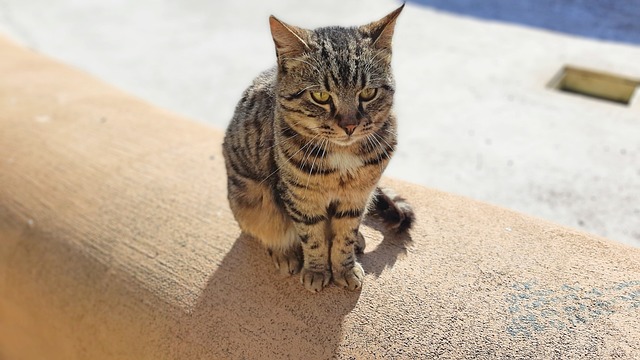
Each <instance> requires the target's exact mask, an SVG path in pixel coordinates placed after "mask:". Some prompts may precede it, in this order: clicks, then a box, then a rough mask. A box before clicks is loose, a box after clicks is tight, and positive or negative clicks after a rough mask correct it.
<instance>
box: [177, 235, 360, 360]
mask: <svg viewBox="0 0 640 360" xmlns="http://www.w3.org/2000/svg"><path fill="white" fill-rule="evenodd" d="M359 297H360V292H359V291H356V292H350V291H347V290H344V289H342V288H339V287H337V286H335V285H330V286H328V287H327V288H325V289H324V290H323V291H321V292H319V293H316V294H313V293H311V292H309V291H307V290H305V288H304V287H303V286H302V284H301V283H300V277H299V275H297V274H296V275H293V276H284V275H281V274H280V273H279V272H278V271H277V270H276V269H275V268H274V266H273V264H272V262H271V259H270V258H269V256H268V255H267V253H266V250H265V249H264V248H263V247H262V245H260V244H259V243H258V241H256V240H255V239H253V238H251V237H249V236H247V235H240V236H239V237H238V238H237V239H236V241H235V242H234V243H233V246H232V247H231V249H230V250H229V251H228V252H227V253H226V255H225V256H224V258H223V260H222V261H221V263H220V264H219V265H218V266H217V269H216V271H215V272H214V273H213V274H212V275H211V276H210V278H209V280H208V282H207V284H206V286H205V288H204V290H203V291H202V293H201V294H200V296H199V298H198V301H197V304H196V305H195V307H194V308H193V311H192V312H191V313H190V314H188V315H187V316H185V317H184V319H185V321H186V322H187V323H185V324H183V327H188V326H189V323H191V324H193V322H195V323H198V324H205V327H206V328H207V329H208V330H209V331H208V332H207V333H190V334H189V336H188V338H189V339H191V340H193V343H194V345H202V344H206V348H204V349H202V352H203V354H206V355H207V357H208V358H232V359H236V358H238V359H275V358H292V359H328V358H331V357H333V355H334V353H335V351H336V348H337V347H338V345H339V343H340V341H341V340H342V339H344V334H343V333H342V323H343V319H344V317H345V316H346V315H348V314H349V313H350V312H351V310H353V308H354V307H355V305H356V303H357V302H358V299H359ZM201 327H202V325H200V326H199V328H201ZM178 358H180V357H179V356H178Z"/></svg>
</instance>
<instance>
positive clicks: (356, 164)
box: [326, 151, 364, 175]
mask: <svg viewBox="0 0 640 360" xmlns="http://www.w3.org/2000/svg"><path fill="white" fill-rule="evenodd" d="M326 161H327V165H328V167H330V168H332V169H336V170H337V171H338V172H339V173H340V174H343V175H346V174H350V175H353V174H355V173H356V172H357V170H358V169H359V168H360V167H362V166H363V165H364V161H363V160H362V157H360V156H358V155H356V154H353V153H350V152H346V151H336V152H332V153H330V154H329V155H328V156H327V159H326Z"/></svg>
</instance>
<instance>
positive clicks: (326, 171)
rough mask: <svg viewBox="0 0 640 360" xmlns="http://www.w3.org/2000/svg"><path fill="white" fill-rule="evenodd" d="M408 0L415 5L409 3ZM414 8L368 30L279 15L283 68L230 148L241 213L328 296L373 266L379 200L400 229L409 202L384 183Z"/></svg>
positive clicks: (255, 98)
mask: <svg viewBox="0 0 640 360" xmlns="http://www.w3.org/2000/svg"><path fill="white" fill-rule="evenodd" d="M403 6H404V5H403ZM401 11H402V7H400V8H398V9H397V10H395V11H394V12H392V13H390V14H389V15H387V16H386V17H384V18H383V19H381V20H379V21H376V22H373V23H371V24H368V25H365V26H360V27H351V28H343V27H325V28H319V29H316V30H305V29H302V28H298V27H295V26H291V25H288V24H285V23H283V22H282V21H280V20H278V19H276V18H275V17H273V16H271V17H270V18H269V22H270V26H271V34H272V36H273V40H274V42H275V46H276V55H277V67H275V68H273V69H271V70H268V71H266V72H264V73H262V74H261V75H259V76H258V77H257V78H256V79H255V80H254V82H253V84H252V85H251V86H250V87H249V88H248V89H247V90H246V91H245V92H244V94H243V96H242V99H241V100H240V102H239V104H238V105H237V107H236V110H235V114H234V116H233V119H232V120H231V123H230V124H229V127H228V128H227V131H226V135H225V140H224V144H223V152H224V157H225V163H226V167H227V175H228V198H229V203H230V206H231V210H232V211H233V214H234V216H235V218H236V220H237V222H238V224H239V225H240V228H241V229H242V230H243V231H244V232H245V233H247V234H249V235H251V236H253V237H255V238H257V239H259V240H260V241H261V242H262V243H263V244H264V245H265V246H266V247H267V250H268V252H269V254H270V255H271V257H272V259H273V261H274V263H275V266H276V267H277V268H279V269H280V271H281V272H283V273H285V274H296V273H297V272H300V273H301V275H300V279H301V282H302V284H303V285H304V287H305V288H306V289H308V290H310V291H313V292H317V291H320V290H322V289H323V287H325V286H326V285H327V284H328V283H329V282H330V280H331V279H333V281H334V283H336V284H337V285H341V286H344V287H346V288H348V289H350V290H356V289H358V288H360V287H361V286H362V281H363V278H364V272H363V270H362V266H361V265H360V264H359V263H358V262H357V261H356V257H355V252H356V251H362V250H363V249H364V238H363V237H362V235H361V234H360V232H359V230H358V229H359V226H360V222H361V220H362V218H363V216H364V214H365V212H366V210H367V208H368V206H369V205H370V204H371V208H372V210H373V211H375V213H376V214H378V215H379V216H380V217H382V219H383V220H384V221H385V223H386V224H387V225H388V226H389V227H391V228H393V229H396V230H398V231H406V230H408V229H409V228H410V227H411V224H412V222H413V220H414V214H413V211H412V210H411V208H410V207H409V205H408V204H407V203H406V202H404V200H403V199H402V198H399V197H397V196H395V195H393V194H392V193H390V192H389V191H388V190H383V189H381V188H378V187H377V183H378V180H379V179H380V176H381V175H382V172H383V170H384V169H385V167H386V166H387V163H388V161H389V159H390V157H391V155H392V154H393V152H394V150H395V147H396V118H395V116H394V115H393V113H392V112H391V107H392V104H393V93H394V90H395V89H394V86H395V85H394V80H393V76H392V74H391V64H390V62H391V38H392V35H393V29H394V26H395V22H396V18H397V17H398V15H399V14H400V12H401Z"/></svg>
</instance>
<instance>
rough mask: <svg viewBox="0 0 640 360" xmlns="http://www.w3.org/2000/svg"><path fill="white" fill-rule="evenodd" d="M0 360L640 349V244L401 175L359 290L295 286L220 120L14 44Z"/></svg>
mask: <svg viewBox="0 0 640 360" xmlns="http://www.w3.org/2000/svg"><path fill="white" fill-rule="evenodd" d="M0 54H2V57H0V359H3V360H4V359H6V360H14V359H15V360H20V359H43V358H46V359H65V360H69V359H226V358H232V359H233V358H235V359H242V358H244V359H258V358H274V359H275V358H306V359H326V358H331V357H337V358H343V359H349V358H356V359H375V358H379V359H393V358H398V359H414V358H430V357H431V358H432V357H440V358H465V357H466V358H479V359H483V358H485V359H489V358H527V359H528V358H554V357H555V358H610V357H617V358H623V359H632V358H638V357H640V323H639V322H638V321H637V319H638V318H639V317H640V250H638V249H634V248H631V247H627V246H624V245H621V244H619V243H616V242H613V241H609V240H606V239H603V238H599V237H595V236H592V235H588V234H586V233H582V232H579V231H576V230H571V229H568V228H564V227H560V226H558V225H554V224H552V223H548V222H545V221H543V220H539V219H535V218H531V217H528V216H525V215H521V214H518V213H515V212H512V211H509V210H505V209H502V208H498V207H495V206H491V205H487V204H483V203H480V202H477V201H474V200H470V199H468V198H465V197H460V196H455V195H451V194H448V193H444V192H440V191H436V190H432V189H427V188H424V187H421V186H418V185H412V184H409V183H405V182H400V181H393V180H386V182H387V184H389V185H391V186H393V187H395V188H396V190H397V191H398V192H399V193H401V194H404V195H406V196H407V197H409V198H410V199H411V202H412V204H413V205H414V207H415V209H416V214H417V218H418V221H417V224H416V227H415V229H414V230H413V231H412V232H411V234H410V236H405V237H398V236H394V235H393V234H388V233H385V232H384V231H383V230H382V229H381V228H380V227H379V226H378V224H377V223H376V222H375V221H373V220H367V222H366V224H365V226H364V234H365V236H366V237H367V238H368V247H367V250H366V252H365V254H364V255H363V256H362V257H361V262H362V264H363V267H364V269H365V271H366V273H367V276H366V279H365V284H364V287H363V289H362V291H361V292H355V293H352V292H347V291H345V290H342V289H339V288H337V287H335V286H331V287H329V288H327V289H325V290H324V291H323V292H321V293H319V294H316V295H313V294H310V293H309V292H307V291H306V290H304V289H303V287H302V286H301V285H300V283H299V281H298V279H297V278H281V277H280V276H279V275H278V273H277V271H276V270H275V269H273V268H272V265H271V263H270V260H269V259H268V257H267V255H266V253H265V252H264V251H263V250H262V249H261V248H260V247H259V246H258V244H257V242H256V241H254V240H252V239H250V238H247V237H244V236H242V235H241V234H240V232H239V230H238V229H237V227H236V225H235V224H234V222H233V220H232V215H231V213H230V211H229V209H228V207H227V202H226V198H225V196H226V194H225V175H224V166H223V161H222V157H221V149H220V144H221V132H220V131H219V130H216V129H212V128H209V127H207V126H205V125H202V124H197V123H194V122H191V121H189V120H186V119H183V118H181V117H179V116H176V115H173V114H171V113H169V112H167V111H164V110H161V109H158V108H157V107H155V106H152V105H150V104H148V103H145V102H143V101H140V100H137V99H135V98H133V97H131V96H129V95H127V94H125V93H123V92H121V91H119V90H117V89H115V88H113V87H111V86H109V85H106V84H104V83H102V82H100V81H98V80H96V79H94V78H92V77H91V76H89V75H87V74H84V73H82V72H79V71H77V70H75V69H72V68H69V67H67V66H64V65H61V64H58V63H56V62H53V61H51V60H49V59H47V58H45V57H43V56H41V55H39V54H37V53H35V52H33V51H30V50H25V49H23V48H20V47H18V46H16V45H14V44H11V43H9V42H7V41H5V40H0Z"/></svg>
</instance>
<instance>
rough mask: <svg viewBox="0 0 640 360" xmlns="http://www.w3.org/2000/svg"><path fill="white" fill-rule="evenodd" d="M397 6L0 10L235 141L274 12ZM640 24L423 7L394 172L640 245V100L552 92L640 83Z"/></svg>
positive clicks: (401, 85) (51, 50) (612, 12)
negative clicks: (595, 74) (624, 80)
mask: <svg viewBox="0 0 640 360" xmlns="http://www.w3.org/2000/svg"><path fill="white" fill-rule="evenodd" d="M417 2H422V3H425V4H426V5H427V6H420V5H417V4H416V3H417ZM614 3H615V4H614ZM399 5H400V2H399V1H397V0H352V1H343V0H324V1H323V2H322V3H321V4H319V3H308V2H300V1H294V0H271V1H256V0H235V1H208V0H190V1H168V2H162V1H156V0H137V1H135V2H132V1H127V0H110V1H102V0H83V1H76V0H58V1H56V2H51V1H48V0H29V1H24V0H0V31H4V32H6V33H7V34H10V35H11V36H13V37H14V38H15V39H17V40H19V41H20V42H21V43H23V44H25V45H27V46H29V47H31V48H33V49H37V50H38V51H41V52H42V53H45V54H47V55H49V56H52V57H54V58H57V59H61V60H62V61H64V62H65V63H69V64H73V65H75V66H78V67H80V68H82V69H85V70H87V71H89V72H91V73H92V74H96V75H97V76H99V77H100V78H101V79H104V80H105V81H107V82H109V83H111V84H115V85H117V86H118V87H120V88H122V89H125V90H126V91H128V92H131V93H133V94H135V95H137V96H140V97H142V98H143V99H146V100H148V101H150V102H152V103H154V104H157V105H159V106H162V107H163V108H167V109H170V110H171V111H175V112H177V113H179V114H183V115H186V116H188V117H190V118H193V119H195V120H199V121H201V122H205V123H208V124H210V125H213V126H215V127H217V128H219V129H222V128H224V127H225V126H226V125H227V123H228V122H229V120H230V119H231V116H232V113H233V110H234V108H235V105H236V103H237V101H238V100H239V98H240V96H241V93H242V91H243V90H244V89H245V88H246V87H247V86H248V85H249V84H250V83H251V81H252V79H253V78H254V77H255V76H256V75H258V74H259V73H260V72H261V71H263V70H265V69H268V68H269V67H272V66H273V65H274V64H275V51H274V47H273V41H272V39H271V37H270V33H269V26H268V21H267V19H268V16H269V15H270V14H274V15H276V16H278V18H279V19H282V20H283V21H285V22H288V23H291V24H294V25H299V26H304V27H309V28H314V27H319V26H328V25H349V26H352V25H358V24H365V23H367V22H370V21H372V20H374V19H377V18H380V17H382V16H383V15H384V14H387V13H388V12H390V11H392V10H393V9H395V8H397V7H398V6H399ZM441 10H444V11H441ZM639 13H640V2H638V1H615V0H572V1H568V0H567V1H562V2H558V1H550V0H523V1H512V0H485V1H469V0H451V1H440V0H429V1H422V0H419V1H416V2H414V1H410V2H409V3H408V4H407V6H406V7H405V9H404V10H403V12H402V15H401V16H400V18H399V19H398V25H397V27H396V30H395V35H394V44H393V46H394V59H393V65H394V73H395V77H396V81H397V92H396V96H395V99H396V112H397V114H398V119H399V138H400V139H399V147H398V151H397V152H396V154H397V155H396V157H395V159H394V161H393V162H392V163H391V165H390V167H389V169H388V170H387V174H388V175H390V176H393V177H396V178H399V179H403V180H407V181H410V182H413V183H418V184H421V185H424V186H427V187H431V188H436V189H441V190H444V191H447V192H452V193H456V194H460V195H464V196H468V197H472V198H474V199H477V200H481V201H484V202H489V203H492V204H496V205H500V206H504V207H507V208H510V209H512V210H516V211H519V212H523V213H526V214H530V215H533V216H537V217H542V218H544V219H547V220H550V221H553V222H556V223H560V224H563V225H566V226H570V227H574V228H577V229H581V230H584V231H587V232H590V233H594V234H597V235H600V236H604V237H607V238H610V239H614V240H617V241H621V242H624V243H626V244H629V245H634V246H640V222H639V221H638V218H640V205H639V204H640V141H638V139H640V127H639V126H638V124H639V123H640V122H639V119H640V115H639V114H640V101H637V100H636V101H634V102H633V103H632V104H631V105H630V106H623V105H620V104H614V103H608V102H605V101H600V100H597V99H592V98H587V97H582V96H577V95H573V94H567V93H563V92H560V91H556V90H553V89H549V88H548V87H547V84H548V83H549V82H550V80H551V79H552V78H553V77H554V76H555V75H556V74H557V73H558V72H559V71H560V69H561V68H562V67H563V66H565V65H567V64H569V65H573V66H578V67H585V68H590V69H594V70H599V71H607V72H612V73H616V74H619V75H623V76H626V77H630V78H640V61H638V59H640V47H639V46H638V41H637V39H638V38H639V36H640V35H639V33H638V31H637V26H638V25H637V24H638V23H639V22H638V21H637V19H638V15H637V14H639ZM461 14H462V15H461ZM466 15H470V16H466ZM479 18H484V19H491V20H481V19H479ZM499 20H505V21H510V22H511V23H505V22H502V21H499ZM522 24H525V25H526V24H530V25H537V26H540V27H529V26H522ZM544 28H550V29H556V30H560V31H563V32H555V31H547V30H544ZM572 33H573V34H583V35H586V37H585V36H574V35H571V34H572ZM598 38H601V39H613V40H621V41H624V40H625V39H626V40H630V41H628V42H627V43H626V44H625V43H615V42H609V41H601V40H598ZM638 95H639V96H640V92H638Z"/></svg>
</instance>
